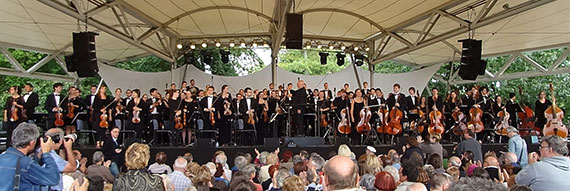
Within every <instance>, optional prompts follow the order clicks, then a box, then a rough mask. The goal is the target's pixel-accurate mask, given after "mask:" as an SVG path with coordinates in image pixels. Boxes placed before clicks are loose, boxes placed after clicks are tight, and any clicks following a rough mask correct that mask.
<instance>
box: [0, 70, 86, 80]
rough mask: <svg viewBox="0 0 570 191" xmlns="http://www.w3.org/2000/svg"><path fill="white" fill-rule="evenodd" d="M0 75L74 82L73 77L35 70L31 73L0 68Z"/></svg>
mask: <svg viewBox="0 0 570 191" xmlns="http://www.w3.org/2000/svg"><path fill="white" fill-rule="evenodd" d="M0 75H6V76H18V77H24V78H35V79H43V80H51V81H64V82H75V79H74V78H71V77H67V76H60V75H56V74H47V73H41V72H35V73H33V74H28V73H22V72H20V71H17V70H14V69H11V68H0Z"/></svg>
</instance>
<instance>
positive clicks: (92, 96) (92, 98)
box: [91, 94, 95, 104]
mask: <svg viewBox="0 0 570 191" xmlns="http://www.w3.org/2000/svg"><path fill="white" fill-rule="evenodd" d="M94 101H95V94H91V104H93V102H94Z"/></svg>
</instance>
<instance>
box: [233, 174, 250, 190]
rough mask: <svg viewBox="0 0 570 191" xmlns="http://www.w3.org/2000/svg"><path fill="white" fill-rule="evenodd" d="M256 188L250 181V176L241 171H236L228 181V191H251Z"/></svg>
mask: <svg viewBox="0 0 570 191" xmlns="http://www.w3.org/2000/svg"><path fill="white" fill-rule="evenodd" d="M251 190H256V187H255V185H253V182H251V177H250V176H249V175H247V174H246V173H245V172H243V171H238V172H236V173H235V174H234V175H233V178H232V181H230V191H251Z"/></svg>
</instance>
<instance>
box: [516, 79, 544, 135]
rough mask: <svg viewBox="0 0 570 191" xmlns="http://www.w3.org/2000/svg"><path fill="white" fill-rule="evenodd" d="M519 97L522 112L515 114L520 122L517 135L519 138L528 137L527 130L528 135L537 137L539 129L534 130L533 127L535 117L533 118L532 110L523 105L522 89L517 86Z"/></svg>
mask: <svg viewBox="0 0 570 191" xmlns="http://www.w3.org/2000/svg"><path fill="white" fill-rule="evenodd" d="M519 95H520V97H521V101H520V102H521V109H522V112H517V116H518V117H519V119H520V120H521V121H522V125H521V127H520V128H519V130H520V131H519V133H520V135H521V136H528V135H529V130H530V134H534V135H538V134H540V128H536V127H535V126H534V122H535V120H536V119H535V116H534V111H532V109H530V107H528V106H527V105H526V104H524V102H523V101H522V98H523V96H522V88H521V87H520V86H519Z"/></svg>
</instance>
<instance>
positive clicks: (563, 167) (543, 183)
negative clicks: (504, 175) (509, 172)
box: [515, 136, 570, 190]
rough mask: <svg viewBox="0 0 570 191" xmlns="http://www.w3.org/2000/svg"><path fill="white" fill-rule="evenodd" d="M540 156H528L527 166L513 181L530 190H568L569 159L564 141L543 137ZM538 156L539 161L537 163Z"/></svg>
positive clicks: (535, 154)
mask: <svg viewBox="0 0 570 191" xmlns="http://www.w3.org/2000/svg"><path fill="white" fill-rule="evenodd" d="M539 151H540V155H538V154H537V153H535V152H532V153H530V154H529V157H528V165H527V166H526V167H525V168H524V169H523V170H521V171H520V172H519V173H518V174H517V176H516V178H515V181H516V183H517V184H519V185H525V186H529V187H530V188H532V190H566V189H568V188H570V181H568V177H570V159H568V157H565V156H567V155H568V146H567V145H566V141H564V140H562V138H560V137H558V136H546V137H543V138H542V140H541V142H540V148H539ZM539 156H540V161H538V159H539Z"/></svg>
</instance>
